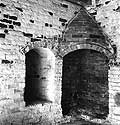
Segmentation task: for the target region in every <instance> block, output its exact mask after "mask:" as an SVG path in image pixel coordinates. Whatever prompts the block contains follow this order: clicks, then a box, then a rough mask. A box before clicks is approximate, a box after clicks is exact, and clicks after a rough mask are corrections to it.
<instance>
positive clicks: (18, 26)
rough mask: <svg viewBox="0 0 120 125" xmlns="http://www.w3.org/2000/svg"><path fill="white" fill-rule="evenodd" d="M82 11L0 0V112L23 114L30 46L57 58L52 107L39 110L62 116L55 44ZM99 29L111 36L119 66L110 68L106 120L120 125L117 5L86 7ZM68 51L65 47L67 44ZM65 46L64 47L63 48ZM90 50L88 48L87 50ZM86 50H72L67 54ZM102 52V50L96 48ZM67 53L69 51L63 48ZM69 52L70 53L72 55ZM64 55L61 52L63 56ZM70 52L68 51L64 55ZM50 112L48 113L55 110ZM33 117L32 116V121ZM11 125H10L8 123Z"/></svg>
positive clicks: (50, 2) (63, 4)
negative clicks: (115, 47)
mask: <svg viewBox="0 0 120 125" xmlns="http://www.w3.org/2000/svg"><path fill="white" fill-rule="evenodd" d="M79 9H80V6H79V5H78V4H77V5H76V4H73V3H70V2H67V1H64V0H59V1H58V0H39V1H38V0H20V1H17V0H1V1H0V81H1V84H0V113H1V116H6V117H4V118H6V119H9V118H8V117H7V115H10V114H13V115H15V113H18V112H19V113H20V112H21V111H23V110H24V109H25V102H24V99H23V94H24V87H25V53H26V52H28V51H29V50H30V49H31V48H34V47H36V46H37V47H44V48H49V49H50V50H51V51H52V52H53V53H54V55H55V56H56V62H55V63H56V69H55V70H56V75H55V82H56V86H57V87H56V92H55V104H53V105H49V106H48V105H47V104H46V105H44V106H42V105H40V107H39V108H40V109H41V111H43V112H44V110H43V109H45V110H46V113H48V112H49V111H50V109H51V108H49V109H48V108H46V107H47V106H48V107H50V106H51V107H52V108H53V109H54V108H55V109H56V110H55V112H54V113H56V114H57V113H58V114H59V116H61V108H60V102H61V76H62V58H61V56H64V55H65V51H64V53H63V54H59V52H60V48H61V47H62V46H59V43H60V42H61V41H62V33H63V31H64V29H65V27H66V26H67V24H68V22H69V21H70V20H71V19H72V18H73V17H74V16H75V15H76V13H77V12H78V11H79ZM87 10H88V11H89V12H90V13H91V14H92V15H93V16H94V17H95V18H96V20H97V22H98V23H99V25H100V26H101V27H102V30H103V31H104V32H105V33H106V34H107V36H109V40H110V41H111V44H115V45H116V46H117V58H116V60H117V62H114V63H112V64H111V67H110V70H109V75H108V77H109V78H108V80H109V93H110V94H109V120H111V122H113V123H115V125H116V123H118V124H119V123H120V122H119V120H120V116H119V115H120V114H119V112H120V111H119V110H120V108H119V91H120V89H119V82H120V81H119V72H120V71H119V64H120V63H119V60H120V51H119V48H120V47H119V46H120V44H119V39H120V33H119V30H120V25H119V21H120V19H119V17H120V2H119V0H115V1H112V0H100V1H99V2H98V4H97V5H96V6H92V7H87ZM66 46H67V44H66ZM63 47H64V46H63ZM87 47H88V48H90V46H89V45H88V46H87ZM81 48H84V45H83V47H81V46H79V45H78V46H77V47H74V46H73V48H72V49H69V50H70V51H71V50H76V49H81ZM99 49H100V48H99ZM66 51H67V49H66ZM70 51H69V52H70ZM61 53H62V51H61ZM66 53H68V52H66ZM53 109H52V110H51V112H52V111H53ZM31 117H32V116H31ZM11 121H12V120H11Z"/></svg>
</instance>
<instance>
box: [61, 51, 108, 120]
mask: <svg viewBox="0 0 120 125" xmlns="http://www.w3.org/2000/svg"><path fill="white" fill-rule="evenodd" d="M107 63H108V59H107V57H106V56H105V55H104V54H101V53H99V52H97V51H95V50H87V49H81V50H76V51H73V52H70V53H69V54H67V55H65V56H64V58H63V71H62V74H63V76H62V101H61V104H62V111H63V115H68V114H70V115H72V114H74V112H76V114H79V115H81V114H84V115H88V116H90V117H93V118H101V119H105V118H106V117H107V115H108V114H109V93H108V65H107Z"/></svg>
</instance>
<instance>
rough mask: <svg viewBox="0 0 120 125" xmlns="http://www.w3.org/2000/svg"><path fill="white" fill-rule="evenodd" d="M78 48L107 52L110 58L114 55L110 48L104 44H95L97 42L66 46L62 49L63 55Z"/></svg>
mask: <svg viewBox="0 0 120 125" xmlns="http://www.w3.org/2000/svg"><path fill="white" fill-rule="evenodd" d="M78 49H91V50H95V51H98V52H100V53H103V54H105V55H106V56H107V57H108V58H110V57H111V56H112V53H111V52H110V50H108V49H106V48H104V47H102V46H99V45H95V44H77V45H70V46H69V47H64V49H62V51H61V56H62V57H64V56H65V55H67V54H68V53H70V52H72V51H75V50H78Z"/></svg>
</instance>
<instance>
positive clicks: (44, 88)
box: [24, 48, 55, 106]
mask: <svg viewBox="0 0 120 125" xmlns="http://www.w3.org/2000/svg"><path fill="white" fill-rule="evenodd" d="M25 63H26V77H25V92H24V101H25V103H26V106H28V105H34V104H39V103H40V104H41V103H42V104H43V103H49V102H54V90H55V89H54V86H55V85H54V75H55V73H54V72H55V56H54V54H53V53H52V52H51V51H50V50H49V49H47V48H34V49H31V50H30V51H29V52H27V53H26V59H25Z"/></svg>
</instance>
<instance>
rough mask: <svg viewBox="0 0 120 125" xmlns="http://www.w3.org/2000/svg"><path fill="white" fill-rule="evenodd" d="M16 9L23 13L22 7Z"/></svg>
mask: <svg viewBox="0 0 120 125" xmlns="http://www.w3.org/2000/svg"><path fill="white" fill-rule="evenodd" d="M15 8H16V9H18V10H19V11H21V12H23V10H22V8H20V7H15Z"/></svg>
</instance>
